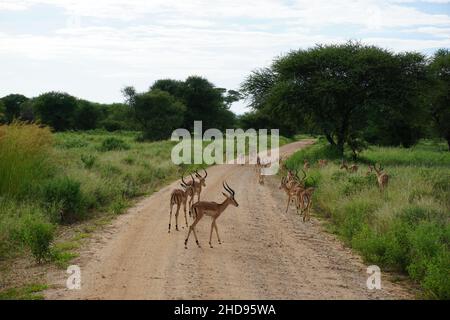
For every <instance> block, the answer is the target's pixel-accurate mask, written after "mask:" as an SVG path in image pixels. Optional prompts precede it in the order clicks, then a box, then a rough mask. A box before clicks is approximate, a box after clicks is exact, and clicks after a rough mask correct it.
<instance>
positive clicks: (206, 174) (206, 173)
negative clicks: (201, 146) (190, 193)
mask: <svg viewBox="0 0 450 320" xmlns="http://www.w3.org/2000/svg"><path fill="white" fill-rule="evenodd" d="M202 170H203V171H205V176H204V177H203V178H206V177H207V176H208V172H207V171H206V170H205V169H203V168H202Z"/></svg>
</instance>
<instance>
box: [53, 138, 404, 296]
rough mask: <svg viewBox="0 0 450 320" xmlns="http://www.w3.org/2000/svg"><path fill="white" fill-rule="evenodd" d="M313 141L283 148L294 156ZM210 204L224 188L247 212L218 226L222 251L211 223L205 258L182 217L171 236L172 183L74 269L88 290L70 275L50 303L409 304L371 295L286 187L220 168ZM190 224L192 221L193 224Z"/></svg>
mask: <svg viewBox="0 0 450 320" xmlns="http://www.w3.org/2000/svg"><path fill="white" fill-rule="evenodd" d="M309 143H311V141H299V142H295V143H291V144H289V145H285V146H283V147H282V148H281V149H280V152H281V154H290V153H293V152H294V151H296V150H298V149H299V148H302V147H304V146H305V145H306V144H309ZM208 173H209V174H208V178H207V181H206V184H207V185H206V189H205V190H204V191H203V192H202V199H203V200H213V201H222V200H223V196H222V193H221V192H222V181H223V180H226V181H227V182H228V183H229V185H230V186H232V188H233V189H234V190H235V191H236V200H237V201H238V202H239V207H238V208H235V207H232V206H230V207H228V209H227V210H226V211H225V212H224V213H223V214H222V215H221V216H220V218H219V219H218V220H217V222H218V223H217V225H218V228H219V232H220V236H221V239H222V241H223V243H222V244H221V245H219V244H218V243H217V238H215V234H213V245H214V248H210V247H209V245H208V237H209V228H210V225H211V223H210V218H209V217H205V218H203V219H202V221H200V223H199V224H198V226H197V230H198V231H197V233H198V236H199V241H200V244H201V245H202V248H198V247H197V246H196V245H195V241H194V238H193V237H191V239H190V242H189V248H188V249H187V250H186V249H185V248H184V243H183V242H184V239H185V237H186V233H187V229H186V227H184V223H183V221H184V217H182V214H180V217H179V225H181V226H183V228H181V229H180V231H179V232H176V231H174V230H173V231H172V232H171V233H170V234H168V233H167V228H168V220H169V197H170V192H171V190H172V189H173V188H174V187H178V182H174V183H172V184H171V185H170V186H167V187H165V188H163V189H161V190H160V191H158V192H156V193H154V194H153V195H152V196H150V197H148V198H145V199H143V200H142V201H141V202H140V203H138V205H137V206H135V207H134V208H132V209H130V210H129V212H128V213H127V214H125V215H122V216H120V217H119V218H118V219H117V220H116V221H115V222H114V223H113V225H112V226H110V227H108V228H106V229H105V230H104V231H102V232H101V234H98V235H97V236H96V237H95V238H94V239H93V240H91V243H90V244H88V246H87V247H88V248H87V249H86V250H85V252H83V253H82V254H81V257H80V258H79V259H78V260H77V261H75V263H77V264H79V265H80V267H81V272H82V273H81V275H82V288H81V290H78V291H77V290H71V291H69V290H67V289H66V288H65V278H66V277H67V276H68V275H67V274H65V272H64V271H58V272H55V274H52V275H50V276H49V278H50V279H49V281H50V282H51V283H53V284H54V287H56V288H55V289H52V290H49V291H47V292H46V298H48V299H405V298H406V299H408V298H412V295H411V293H409V292H408V291H409V290H408V289H406V287H403V286H401V285H399V284H395V283H391V282H390V281H388V279H387V278H388V277H387V276H386V277H385V276H384V274H383V275H382V289H381V290H373V291H370V290H368V289H367V288H366V279H367V277H368V274H366V266H365V265H364V264H363V263H362V262H361V259H360V258H359V257H358V256H356V255H354V254H352V253H351V251H350V250H349V249H348V248H345V247H343V246H342V244H341V243H340V242H339V241H337V240H336V239H335V238H334V236H332V235H330V234H328V233H326V232H325V231H324V230H323V227H322V226H321V223H320V221H319V220H317V218H316V217H315V216H314V215H313V217H312V219H311V222H307V223H303V222H302V221H301V219H300V218H299V216H298V215H297V214H296V213H295V211H294V209H293V208H291V210H290V211H289V212H288V213H287V214H286V213H285V205H286V197H285V195H284V194H283V193H282V192H281V191H280V190H279V189H278V185H279V182H278V179H276V178H275V177H269V178H267V179H266V184H265V185H259V184H258V183H257V179H256V176H255V173H254V170H253V167H250V166H239V165H217V166H213V167H211V168H210V169H208ZM189 221H191V220H189Z"/></svg>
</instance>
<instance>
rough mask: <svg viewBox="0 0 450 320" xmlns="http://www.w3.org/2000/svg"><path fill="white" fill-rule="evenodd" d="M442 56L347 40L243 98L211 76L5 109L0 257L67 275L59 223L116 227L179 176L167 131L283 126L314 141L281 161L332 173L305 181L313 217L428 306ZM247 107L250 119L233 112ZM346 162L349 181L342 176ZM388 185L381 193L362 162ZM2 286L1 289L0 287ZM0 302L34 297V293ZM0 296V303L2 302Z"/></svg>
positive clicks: (446, 173) (442, 147)
mask: <svg viewBox="0 0 450 320" xmlns="http://www.w3.org/2000/svg"><path fill="white" fill-rule="evenodd" d="M449 89H450V55H449V51H448V49H441V50H438V51H436V53H435V54H434V55H433V56H432V57H427V56H424V55H422V54H420V53H417V52H405V53H393V52H391V51H389V50H385V49H382V48H379V47H375V46H366V45H364V44H361V43H356V42H348V43H346V44H342V45H318V46H316V47H313V48H309V49H300V50H296V51H292V52H290V53H288V54H286V55H283V56H280V57H277V58H276V59H274V62H273V63H272V64H271V65H270V66H269V67H266V68H262V69H258V70H255V71H254V72H253V73H252V74H250V75H249V76H248V77H247V78H246V79H245V80H244V82H243V83H242V86H241V88H240V91H239V92H238V91H234V90H226V89H224V88H218V87H216V86H215V85H214V84H212V83H211V82H209V81H208V80H207V79H205V78H202V77H199V76H191V77H188V78H187V79H185V80H184V81H180V80H173V79H163V80H158V81H156V82H154V83H153V85H151V86H150V87H149V89H148V90H147V91H145V92H137V91H136V89H134V88H133V87H126V88H124V89H123V95H124V102H120V103H114V104H100V103H95V102H91V101H86V100H83V99H79V98H77V97H73V96H71V95H70V94H68V93H63V92H47V93H43V94H41V95H39V96H38V97H31V98H30V97H25V96H23V95H21V94H10V95H7V96H5V97H3V98H1V99H0V260H5V259H10V258H13V257H16V256H20V255H32V256H33V257H34V258H35V260H36V261H37V262H45V261H54V262H56V263H57V264H59V265H62V266H64V265H65V264H66V263H67V261H69V260H70V259H71V258H73V255H72V253H71V252H70V250H71V248H75V247H76V246H77V245H78V244H77V243H76V242H74V243H66V244H58V243H55V242H54V238H55V236H56V235H57V234H58V232H59V231H60V227H59V226H60V225H70V224H73V223H76V222H79V221H86V220H88V219H91V218H93V217H98V216H108V217H113V216H115V215H117V214H120V213H121V212H123V211H124V210H125V209H126V208H127V207H128V206H129V205H130V204H131V203H132V201H133V199H134V198H135V197H137V196H140V195H144V194H149V193H151V192H152V191H154V190H156V189H158V188H159V187H161V186H162V185H164V184H165V183H166V182H168V181H171V180H174V179H177V178H179V176H180V175H181V173H182V172H183V171H184V170H186V169H191V168H187V167H186V166H176V165H174V164H173V163H172V162H171V161H170V152H171V149H172V146H173V145H174V142H170V141H168V140H167V138H168V137H169V136H170V134H171V132H172V131H173V130H174V129H176V128H179V127H181V128H187V129H188V130H192V127H193V125H194V120H202V121H203V130H206V129H208V128H218V129H225V128H236V127H241V128H244V129H247V128H255V129H259V128H279V129H280V132H281V134H282V135H284V136H288V137H293V136H295V135H297V134H299V133H302V134H314V135H321V136H323V137H324V138H321V139H320V140H319V141H318V143H316V145H315V146H313V147H311V148H309V149H307V150H305V151H301V152H299V153H296V154H295V155H294V156H293V157H292V158H290V159H289V160H288V166H289V167H290V168H291V169H299V168H300V167H302V166H303V160H304V159H308V160H309V161H310V162H311V163H315V162H316V160H318V159H330V160H331V161H332V163H331V164H330V165H328V166H326V167H325V168H322V169H319V168H317V167H316V166H314V165H313V167H312V169H311V170H310V171H308V176H309V178H308V180H307V184H310V185H313V186H315V187H316V190H315V193H314V209H315V210H316V213H317V214H319V215H321V216H323V217H325V218H327V219H329V221H330V222H331V223H330V229H331V230H332V231H334V232H336V233H337V234H338V235H339V236H340V237H341V238H342V239H343V240H344V241H345V242H346V243H347V244H348V245H351V246H352V247H353V248H355V249H356V250H358V251H359V252H361V254H362V255H363V257H364V258H365V259H366V260H367V261H368V262H371V263H372V262H373V263H376V264H379V265H381V266H383V267H385V268H391V269H395V270H398V271H401V272H405V273H407V274H408V275H409V276H410V277H411V278H412V279H413V280H414V281H416V282H417V283H419V284H420V285H421V286H422V287H423V289H424V293H425V294H426V296H427V297H431V298H447V299H448V298H449V297H450V284H449V281H450V274H449V270H450V261H449V260H450V253H449V252H450V251H449V240H450V228H449V217H450V216H449V215H450V200H449V199H450V194H449V192H450V186H449V181H450V179H449V178H450V158H449V154H450V153H449V152H448V150H449V148H450V102H449V97H450V93H449ZM242 98H246V100H247V101H248V103H249V107H250V108H251V111H250V112H248V113H246V114H244V115H242V116H236V115H235V114H234V113H233V112H231V111H230V106H231V104H232V103H233V102H236V101H238V100H240V99H242ZM289 141H291V140H290V139H289V138H287V139H285V138H283V139H282V141H281V144H283V143H287V142H289ZM342 159H347V160H348V161H354V162H356V163H358V164H359V166H360V168H364V169H363V170H362V169H360V170H359V171H358V172H357V173H349V172H346V171H343V170H340V169H339V165H340V163H341V161H342ZM375 163H377V164H381V165H382V166H383V167H384V170H385V171H386V172H387V173H388V174H389V176H390V181H389V185H388V187H387V189H386V190H385V191H384V192H380V191H379V190H378V188H377V184H376V178H375V177H374V175H373V173H369V174H367V175H366V170H365V168H366V165H368V164H375ZM0 285H1V283H0ZM39 287H40V285H35V286H31V287H30V288H28V289H27V288H25V289H23V290H19V291H17V290H15V291H14V290H13V291H8V292H9V293H5V294H6V295H9V294H17V295H22V296H24V297H30V296H35V292H36V288H39ZM2 297H3V296H2V294H0V298H2Z"/></svg>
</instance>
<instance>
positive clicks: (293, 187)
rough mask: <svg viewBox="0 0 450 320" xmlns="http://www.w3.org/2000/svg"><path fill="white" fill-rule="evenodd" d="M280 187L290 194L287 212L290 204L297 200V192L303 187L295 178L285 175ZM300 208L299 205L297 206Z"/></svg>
mask: <svg viewBox="0 0 450 320" xmlns="http://www.w3.org/2000/svg"><path fill="white" fill-rule="evenodd" d="M279 189H283V190H284V192H286V194H287V196H288V201H287V206H286V213H287V212H288V210H289V205H290V204H291V202H292V201H295V200H296V199H297V198H296V195H297V193H298V192H299V191H300V189H301V187H300V186H299V185H297V184H296V183H295V182H294V180H289V178H286V177H283V178H282V179H281V184H280V187H279ZM297 208H298V206H297Z"/></svg>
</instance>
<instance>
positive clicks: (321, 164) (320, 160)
mask: <svg viewBox="0 0 450 320" xmlns="http://www.w3.org/2000/svg"><path fill="white" fill-rule="evenodd" d="M317 163H318V165H319V168H323V167H325V166H326V165H327V164H328V160H325V159H319V160H318V161H317Z"/></svg>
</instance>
